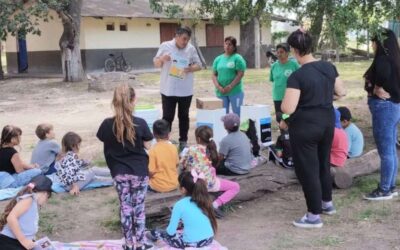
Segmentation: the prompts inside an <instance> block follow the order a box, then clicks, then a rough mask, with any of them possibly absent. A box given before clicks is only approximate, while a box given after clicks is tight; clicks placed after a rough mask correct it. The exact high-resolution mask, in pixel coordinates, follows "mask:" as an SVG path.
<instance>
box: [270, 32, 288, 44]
mask: <svg viewBox="0 0 400 250" xmlns="http://www.w3.org/2000/svg"><path fill="white" fill-rule="evenodd" d="M287 36H289V32H288V31H278V32H274V33H272V40H273V41H274V42H276V41H280V40H281V39H283V38H286V37H287Z"/></svg>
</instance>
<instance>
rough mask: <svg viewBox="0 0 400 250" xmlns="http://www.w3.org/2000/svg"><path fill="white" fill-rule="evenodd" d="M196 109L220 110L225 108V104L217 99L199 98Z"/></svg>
mask: <svg viewBox="0 0 400 250" xmlns="http://www.w3.org/2000/svg"><path fill="white" fill-rule="evenodd" d="M196 107H197V108H198V109H220V108H223V103H222V100H221V99H218V98H217V97H204V98H197V99H196Z"/></svg>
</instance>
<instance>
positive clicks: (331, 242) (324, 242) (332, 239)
mask: <svg viewBox="0 0 400 250" xmlns="http://www.w3.org/2000/svg"><path fill="white" fill-rule="evenodd" d="M343 242H344V240H343V239H341V238H340V237H338V236H325V237H323V238H321V239H318V240H316V241H315V242H314V243H313V245H317V246H326V247H336V246H338V245H340V244H342V243H343Z"/></svg>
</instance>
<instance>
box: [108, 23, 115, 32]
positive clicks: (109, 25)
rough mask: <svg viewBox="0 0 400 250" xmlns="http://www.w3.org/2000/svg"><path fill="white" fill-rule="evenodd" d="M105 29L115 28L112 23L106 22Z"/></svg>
mask: <svg viewBox="0 0 400 250" xmlns="http://www.w3.org/2000/svg"><path fill="white" fill-rule="evenodd" d="M106 29H107V30H109V31H112V30H115V27H114V23H107V25H106Z"/></svg>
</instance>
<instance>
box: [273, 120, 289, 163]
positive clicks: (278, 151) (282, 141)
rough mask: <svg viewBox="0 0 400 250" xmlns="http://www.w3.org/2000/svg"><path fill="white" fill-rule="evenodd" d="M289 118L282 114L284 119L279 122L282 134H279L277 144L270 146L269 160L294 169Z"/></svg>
mask: <svg viewBox="0 0 400 250" xmlns="http://www.w3.org/2000/svg"><path fill="white" fill-rule="evenodd" d="M288 118H289V116H287V115H282V114H281V116H280V118H279V119H280V120H281V121H282V122H281V123H280V124H279V126H280V131H281V134H280V135H279V136H278V139H277V140H276V143H275V145H271V146H270V151H269V152H270V153H269V160H270V161H273V162H274V163H279V165H281V166H282V167H284V168H288V169H293V168H294V163H293V153H292V146H291V145H290V136H289V130H288V124H287V120H288Z"/></svg>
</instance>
